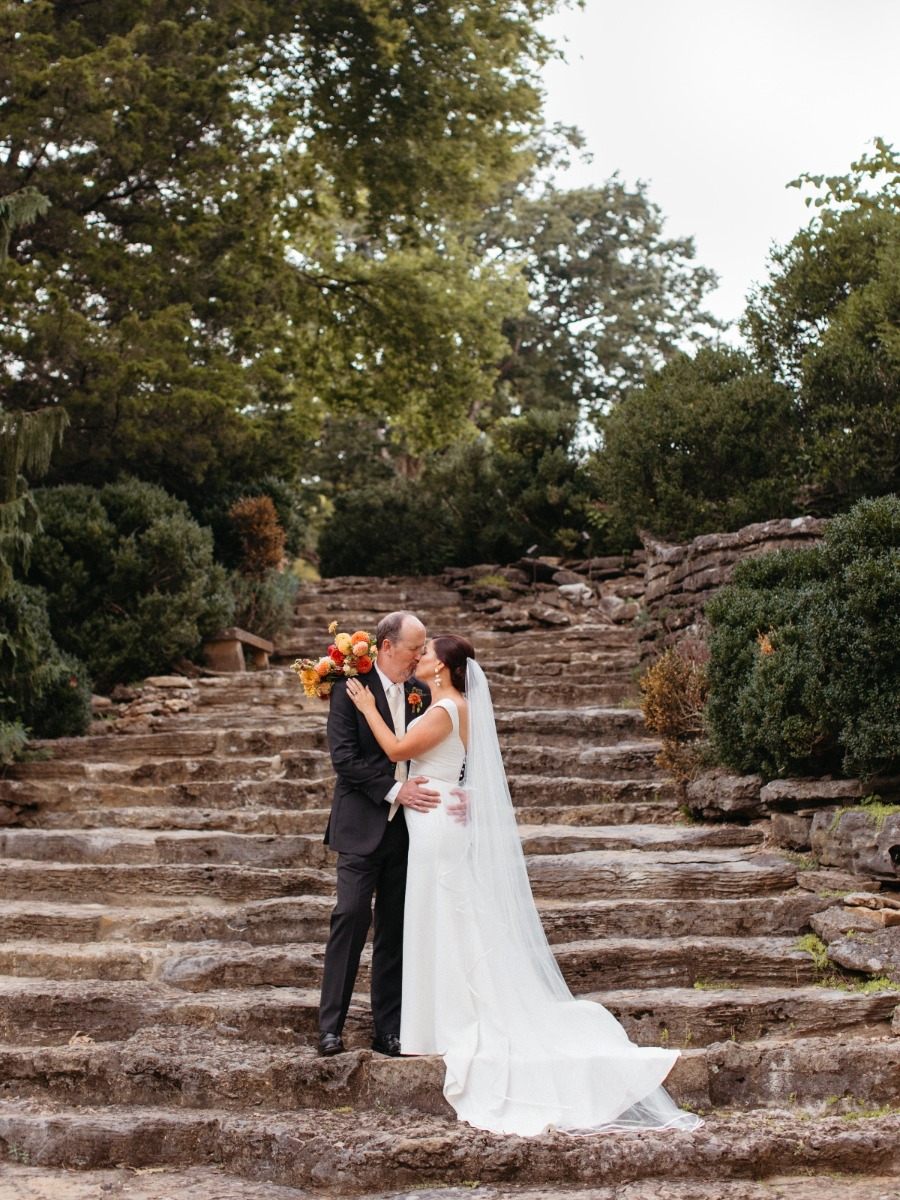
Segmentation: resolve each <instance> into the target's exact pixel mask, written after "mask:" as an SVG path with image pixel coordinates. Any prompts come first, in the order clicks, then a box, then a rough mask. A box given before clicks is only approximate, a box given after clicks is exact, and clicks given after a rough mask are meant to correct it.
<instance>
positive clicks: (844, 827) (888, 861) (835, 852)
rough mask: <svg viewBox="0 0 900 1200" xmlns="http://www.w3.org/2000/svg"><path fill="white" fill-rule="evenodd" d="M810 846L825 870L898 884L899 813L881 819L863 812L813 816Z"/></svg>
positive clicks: (840, 812)
mask: <svg viewBox="0 0 900 1200" xmlns="http://www.w3.org/2000/svg"><path fill="white" fill-rule="evenodd" d="M810 844H811V846H812V851H813V853H814V854H815V855H816V857H817V858H818V859H819V861H820V862H821V863H822V864H823V865H825V866H830V867H840V868H842V869H844V870H847V871H853V872H854V873H856V874H859V875H869V876H874V877H875V878H876V879H886V880H890V881H891V882H900V811H897V812H893V813H889V814H888V815H886V816H884V818H883V819H880V818H879V817H878V816H877V815H876V814H875V813H872V812H869V811H867V810H866V809H865V808H858V809H850V810H845V811H838V812H837V813H832V812H820V813H816V815H815V817H814V818H813V823H812V829H811V832H810Z"/></svg>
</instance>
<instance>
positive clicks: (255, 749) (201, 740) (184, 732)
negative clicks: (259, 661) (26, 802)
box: [16, 716, 326, 775]
mask: <svg viewBox="0 0 900 1200" xmlns="http://www.w3.org/2000/svg"><path fill="white" fill-rule="evenodd" d="M183 720H184V719H183V718H181V719H176V720H175V721H174V722H173V725H174V728H173V729H172V730H171V731H166V730H157V731H151V732H146V733H118V734H105V735H102V734H99V735H96V734H95V735H88V736H86V737H79V738H57V739H56V740H55V741H43V742H38V743H37V747H38V748H39V749H40V750H42V751H43V752H48V751H49V752H50V753H52V756H53V757H52V758H51V759H49V760H48V761H47V762H46V763H42V764H24V765H23V764H17V766H16V771H23V770H24V771H25V773H26V775H27V774H28V773H29V772H28V768H29V767H30V766H32V767H33V766H36V765H41V766H44V767H47V766H49V764H52V763H54V762H56V761H60V760H61V761H65V760H74V761H75V762H96V761H100V762H121V761H129V760H132V759H144V758H148V757H150V758H169V757H173V758H208V757H237V758H258V757H260V756H265V755H273V754H279V753H281V752H282V751H284V750H307V749H312V750H322V749H324V748H325V746H326V740H325V721H324V719H320V718H319V717H311V716H304V718H303V720H302V723H298V722H291V723H290V724H287V723H285V724H283V725H281V726H279V727H275V728H272V727H271V726H269V727H261V728H258V729H252V728H251V729H248V728H246V727H245V728H243V729H233V730H221V729H216V728H209V729H206V730H202V729H199V730H198V729H187V728H184V726H183Z"/></svg>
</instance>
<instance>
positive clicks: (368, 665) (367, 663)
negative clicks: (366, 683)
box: [356, 654, 372, 675]
mask: <svg viewBox="0 0 900 1200" xmlns="http://www.w3.org/2000/svg"><path fill="white" fill-rule="evenodd" d="M356 669H357V670H358V671H359V673H360V675H368V673H369V672H370V671H371V670H372V660H371V658H369V656H368V654H361V655H360V656H359V658H358V659H357V660H356Z"/></svg>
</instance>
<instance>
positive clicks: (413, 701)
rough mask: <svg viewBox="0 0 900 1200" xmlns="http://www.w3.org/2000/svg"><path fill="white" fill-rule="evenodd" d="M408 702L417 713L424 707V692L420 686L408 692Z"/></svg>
mask: <svg viewBox="0 0 900 1200" xmlns="http://www.w3.org/2000/svg"><path fill="white" fill-rule="evenodd" d="M406 703H407V704H408V705H409V707H410V708H411V709H412V710H413V712H415V713H417V712H418V711H419V709H420V708H421V707H422V693H421V692H420V691H419V689H418V688H411V689H410V691H408V692H407V693H406Z"/></svg>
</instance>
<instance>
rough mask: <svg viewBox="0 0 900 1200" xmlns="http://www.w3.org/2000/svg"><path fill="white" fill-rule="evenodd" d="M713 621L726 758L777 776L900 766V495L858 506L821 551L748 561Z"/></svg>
mask: <svg viewBox="0 0 900 1200" xmlns="http://www.w3.org/2000/svg"><path fill="white" fill-rule="evenodd" d="M706 615H707V617H708V618H709V620H710V622H711V624H712V634H711V636H710V639H709V649H710V662H709V682H710V698H709V702H708V704H707V709H706V714H707V722H708V725H709V729H710V733H711V737H712V740H713V742H714V744H715V747H716V749H717V752H718V754H719V756H720V758H721V761H722V762H724V763H726V764H727V765H729V766H731V767H734V768H735V769H737V770H740V771H748V772H750V771H760V772H762V773H763V774H765V775H769V776H776V775H803V774H810V773H812V774H816V773H824V772H827V771H843V772H845V773H846V774H847V775H861V776H863V777H866V776H869V775H875V774H879V773H884V772H888V771H890V770H892V769H896V767H897V766H898V765H900V702H898V700H900V684H898V680H900V499H898V497H896V496H884V497H879V498H878V499H875V500H865V501H861V502H860V503H859V504H857V505H856V506H855V507H854V508H853V509H851V511H850V512H849V513H846V514H845V515H843V516H841V517H837V518H835V519H834V520H833V521H832V522H831V524H830V525H829V527H828V530H827V532H826V535H825V539H824V541H823V543H822V544H821V545H820V546H815V547H811V548H807V549H804V550H792V551H786V550H785V551H779V552H777V553H775V554H769V555H763V556H762V557H760V558H756V559H749V560H746V561H744V562H742V563H740V564H739V565H738V566H737V567H736V568H735V572H734V575H733V579H732V583H731V585H730V586H729V587H727V588H724V589H722V591H721V592H719V593H718V594H717V595H716V596H714V597H713V599H712V600H711V601H710V602H709V603H708V605H707V608H706Z"/></svg>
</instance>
